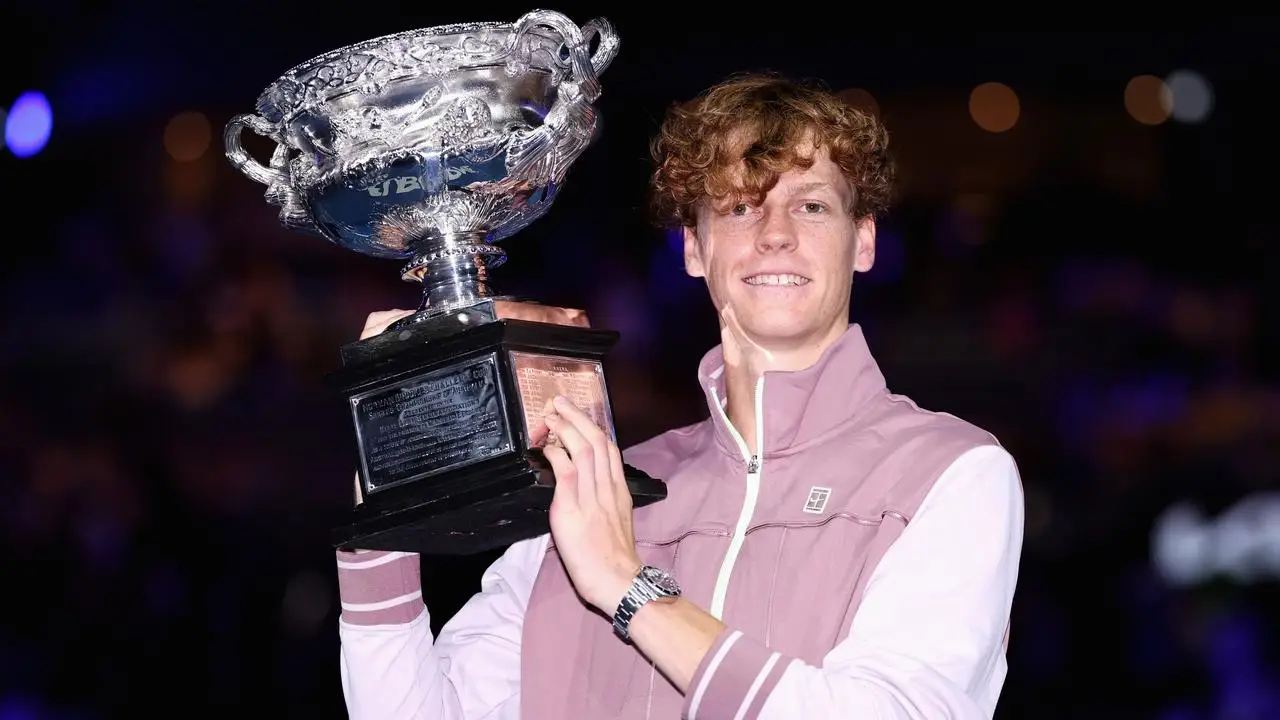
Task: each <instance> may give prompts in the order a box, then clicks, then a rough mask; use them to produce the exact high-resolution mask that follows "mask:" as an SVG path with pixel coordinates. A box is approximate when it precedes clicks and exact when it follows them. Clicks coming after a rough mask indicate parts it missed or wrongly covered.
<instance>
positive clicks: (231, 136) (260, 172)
mask: <svg viewBox="0 0 1280 720" xmlns="http://www.w3.org/2000/svg"><path fill="white" fill-rule="evenodd" d="M245 130H249V131H251V132H253V133H254V134H256V135H261V136H262V137H264V138H267V139H269V140H272V141H273V142H275V144H276V149H275V152H273V153H271V167H267V166H265V165H263V164H262V163H260V162H258V161H257V160H254V159H253V156H251V155H250V154H249V153H247V152H245V149H244V146H243V145H242V144H241V143H240V137H241V135H243V134H244V131H245ZM222 140H223V143H224V144H225V145H226V148H227V159H228V160H230V161H231V165H232V166H234V167H235V168H236V169H237V170H239V171H240V172H242V173H244V174H245V176H247V177H248V178H249V179H250V180H253V181H254V182H258V183H262V184H263V185H266V186H267V193H266V198H267V202H269V203H271V204H272V205H276V206H278V207H279V208H280V221H281V222H282V223H284V225H285V227H288V228H292V229H294V230H300V231H302V232H310V233H319V230H318V229H317V228H316V225H315V223H314V222H313V221H312V220H311V213H309V212H307V209H306V207H305V206H304V205H303V203H302V201H301V200H300V199H299V197H298V193H297V191H295V190H294V189H293V186H292V185H291V184H290V183H289V171H288V169H287V168H288V163H289V146H288V145H285V144H284V143H283V142H281V141H280V133H279V131H278V130H276V127H275V126H274V125H272V124H271V123H270V122H268V121H267V120H266V119H264V118H262V117H259V116H257V115H247V114H246V115H236V116H235V117H233V118H231V120H230V122H228V123H227V128H226V130H224V131H223V133H222Z"/></svg>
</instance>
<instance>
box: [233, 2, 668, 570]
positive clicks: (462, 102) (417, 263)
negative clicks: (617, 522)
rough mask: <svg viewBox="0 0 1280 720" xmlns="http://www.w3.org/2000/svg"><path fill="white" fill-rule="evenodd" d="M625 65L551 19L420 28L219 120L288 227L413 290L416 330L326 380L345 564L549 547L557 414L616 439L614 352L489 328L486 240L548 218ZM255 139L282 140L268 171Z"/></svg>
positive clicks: (584, 34)
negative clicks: (350, 476)
mask: <svg viewBox="0 0 1280 720" xmlns="http://www.w3.org/2000/svg"><path fill="white" fill-rule="evenodd" d="M593 44H594V45H595V50H594V52H592V50H591V46H592V45H593ZM617 51H618V37H617V35H616V34H615V33H614V30H613V27H612V26H611V25H610V24H609V23H608V21H606V20H604V19H595V20H592V21H590V22H588V23H586V24H585V25H583V26H582V27H578V26H577V25H576V24H574V23H573V22H572V21H570V20H569V18H567V17H565V16H564V15H562V14H560V13H557V12H553V11H549V10H535V11H532V12H529V13H527V14H525V15H524V16H522V17H521V18H520V19H518V20H516V21H515V22H514V23H467V24H457V25H444V26H438V27H431V28H426V29H421V30H413V31H409V32H403V33H397V34H394V35H387V36H384V37H379V38H374V39H372V40H367V41H364V42H360V43H356V44H354V45H350V46H348V47H344V48H341V49H338V50H334V51H332V52H329V53H325V54H324V55H321V56H319V57H317V58H314V59H312V60H310V61H308V62H305V63H303V64H301V65H299V66H297V67H295V68H293V69H292V70H290V71H289V72H287V73H285V74H284V75H283V76H282V77H280V78H279V79H277V80H276V81H275V82H274V83H272V84H271V85H270V86H269V87H268V88H267V89H266V90H265V91H264V92H263V93H262V94H261V95H260V96H259V98H258V103H257V114H256V115H238V116H236V117H234V118H232V120H231V121H230V123H228V125H227V128H226V133H225V142H226V153H227V157H228V158H229V159H230V160H231V163H232V164H233V165H234V166H235V167H236V168H238V169H239V170H240V171H241V172H243V173H244V174H245V175H247V176H248V177H249V178H251V179H253V180H256V181H257V182H260V183H262V184H264V185H266V186H267V190H266V199H267V202H269V203H271V204H273V205H276V206H278V207H279V208H280V220H281V222H282V223H283V224H284V225H285V226H287V227H289V228H293V229H295V230H299V231H302V232H306V233H312V234H317V235H320V236H322V237H324V238H327V239H328V240H330V241H332V242H334V243H337V244H338V245H341V246H343V247H345V248H348V249H350V250H354V251H356V252H359V253H363V254H366V255H371V256H374V257H380V258H388V259H395V260H400V261H405V260H407V261H408V262H407V264H405V265H404V266H403V268H402V270H401V276H402V278H403V279H405V280H409V281H416V282H420V283H421V284H422V301H421V304H420V306H419V308H418V311H417V312H416V313H414V314H413V315H410V316H408V317H406V318H404V319H402V320H400V321H398V322H397V323H396V324H395V325H393V326H392V327H391V328H389V329H388V331H387V332H384V333H382V334H380V335H378V336H375V337H372V338H369V339H366V340H362V341H358V342H354V343H350V344H348V345H346V346H344V347H343V348H342V349H341V353H340V358H341V362H342V366H341V368H339V369H338V370H336V371H335V372H334V373H333V374H332V380H333V384H334V386H335V387H336V388H337V389H338V390H339V391H340V392H341V393H342V394H344V395H345V397H346V399H347V402H348V405H349V406H350V410H351V414H352V420H353V423H354V426H355V435H356V448H357V451H358V467H359V474H360V484H361V490H362V496H363V502H362V503H361V504H360V505H358V506H357V507H356V509H355V510H354V511H353V512H354V516H353V517H352V518H350V521H349V522H345V523H344V524H343V525H342V526H341V527H339V528H337V529H336V531H335V540H334V541H335V544H336V545H337V546H339V547H360V548H367V549H391V550H410V551H415V552H423V553H438V554H460V553H471V552H477V551H480V550H486V549H490V548H494V547H500V546H504V545H508V544H510V543H511V542H514V541H517V540H520V539H524V538H528V537H532V536H534V535H536V534H539V533H542V532H546V530H547V519H546V510H547V507H548V506H549V504H550V499H551V493H552V490H553V487H554V482H555V479H554V475H553V474H552V473H551V470H550V467H549V466H548V465H547V463H546V460H545V458H544V457H543V455H542V452H541V449H540V445H541V443H543V442H545V435H546V432H545V424H543V425H541V426H540V425H539V423H538V419H539V417H540V415H541V414H542V413H543V412H545V408H546V401H547V398H548V397H550V396H552V395H554V394H563V395H568V396H570V397H573V398H575V402H576V403H577V404H578V405H579V407H582V408H583V409H584V410H586V411H587V412H588V413H589V414H590V415H591V416H592V417H593V418H595V419H596V421H597V422H598V423H599V424H600V426H601V427H602V428H604V429H605V430H606V432H608V433H610V434H611V435H612V434H613V433H614V427H613V419H612V413H611V410H610V407H609V394H608V389H607V386H606V385H605V382H604V373H603V358H604V355H605V353H606V352H607V351H608V350H609V349H610V348H612V346H613V345H614V344H615V343H616V341H617V337H618V336H617V333H615V332H612V331H608V330H601V329H588V328H580V327H566V326H562V325H553V324H549V323H538V322H528V321H518V320H510V319H503V318H500V317H499V316H498V312H497V305H496V301H497V300H499V299H502V297H501V296H499V295H497V294H496V293H495V292H494V291H493V290H492V289H491V287H490V285H489V280H488V277H489V270H490V269H492V268H495V267H497V266H498V265H500V264H501V263H502V262H503V260H504V259H505V253H504V252H503V250H502V249H501V248H500V246H499V245H498V244H497V243H498V242H499V241H501V240H504V239H506V238H509V237H510V236H512V235H514V234H515V233H517V232H519V231H520V230H521V229H523V228H524V227H526V226H527V225H529V223H531V222H533V221H534V220H536V219H537V218H538V217H540V216H542V215H543V214H544V213H546V212H547V210H548V209H549V208H550V207H551V204H552V202H553V201H554V200H555V197H556V194H557V193H558V191H559V188H560V183H561V182H562V181H563V180H564V177H565V174H566V172H567V171H568V169H569V166H570V165H571V164H572V163H573V161H574V160H576V159H577V158H578V156H579V155H581V154H582V152H583V151H584V150H585V149H586V148H587V147H588V145H590V143H591V141H592V139H593V137H594V135H595V132H596V126H597V123H596V111H595V108H594V107H593V106H592V103H593V102H594V101H595V100H596V99H597V98H598V97H599V96H600V82H599V76H600V74H601V73H602V72H604V70H605V69H606V68H607V67H608V66H609V63H610V62H611V61H612V60H613V58H614V56H615V55H616V54H617ZM246 129H248V130H250V131H251V132H254V133H256V134H258V135H261V136H264V137H267V138H270V139H271V140H273V141H275V143H276V147H275V151H274V152H273V153H272V155H271V159H270V161H269V163H268V164H267V165H263V164H261V163H259V162H258V161H257V160H255V159H254V158H253V157H251V156H250V155H249V154H248V153H247V152H245V150H244V148H243V146H242V145H241V136H242V134H243V133H244V131H245V130H246ZM627 481H628V483H629V484H630V486H631V490H632V494H633V497H634V499H635V503H636V505H643V504H647V503H649V502H653V501H656V500H658V499H661V498H662V497H665V485H664V484H663V483H661V482H660V481H657V480H655V479H653V478H650V477H649V476H647V475H645V474H644V473H642V472H640V471H638V470H635V469H634V468H628V469H627Z"/></svg>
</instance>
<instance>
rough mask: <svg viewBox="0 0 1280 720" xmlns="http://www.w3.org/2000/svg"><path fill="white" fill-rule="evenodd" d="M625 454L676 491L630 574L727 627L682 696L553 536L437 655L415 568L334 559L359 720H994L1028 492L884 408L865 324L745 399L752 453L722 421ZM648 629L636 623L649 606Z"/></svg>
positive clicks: (351, 695)
mask: <svg viewBox="0 0 1280 720" xmlns="http://www.w3.org/2000/svg"><path fill="white" fill-rule="evenodd" d="M723 371H724V368H723V356H722V354H721V351H720V348H716V349H713V350H712V351H710V352H709V353H707V355H706V356H705V358H704V359H703V361H702V363H701V365H700V367H699V380H700V381H701V384H702V387H703V389H704V391H705V393H706V395H707V400H708V405H709V408H710V418H709V419H707V420H705V421H703V422H701V423H698V424H696V425H692V426H689V427H686V428H682V429H679V430H673V431H670V432H667V433H664V434H662V435H659V436H658V437H656V438H653V439H652V440H649V441H647V442H644V443H642V444H640V445H638V446H636V447H633V448H630V449H629V450H627V452H626V453H625V454H626V458H627V461H628V462H630V463H632V464H634V465H636V466H637V467H640V468H642V469H644V470H646V471H647V472H649V473H651V474H653V475H654V476H656V477H659V478H663V479H664V480H666V481H667V483H668V486H669V493H670V494H669V496H668V498H667V499H666V500H664V501H662V502H660V503H657V504H655V505H652V506H648V507H644V508H639V509H637V510H636V511H635V529H636V539H637V546H638V549H639V553H640V558H641V560H642V561H644V562H645V563H648V564H652V565H656V566H658V567H662V568H666V569H668V570H670V571H671V572H672V573H673V574H674V575H675V577H676V578H677V579H678V580H679V581H680V583H681V585H682V587H683V589H684V594H685V597H686V598H687V599H688V600H690V601H691V602H693V603H695V604H697V605H698V606H700V607H702V608H704V609H705V610H707V611H708V612H710V613H711V614H713V615H715V616H716V617H718V618H720V619H721V620H722V621H723V622H724V623H725V625H726V626H727V628H728V629H727V630H726V631H725V632H724V633H723V634H722V635H721V637H720V638H718V639H717V641H716V643H715V644H714V645H713V647H712V648H711V651H710V652H709V653H708V654H707V655H706V657H705V658H704V659H703V661H702V663H701V665H700V667H699V668H698V671H697V673H696V674H695V676H694V678H693V681H692V683H691V685H690V688H689V691H688V693H686V694H683V695H682V694H681V693H680V692H678V691H677V690H676V688H675V687H674V686H673V685H672V684H671V683H670V682H668V681H667V680H666V679H665V678H664V677H663V676H662V674H661V673H659V672H658V671H657V670H656V668H655V667H654V666H653V664H652V663H650V662H649V661H648V660H647V659H646V658H645V657H644V656H643V655H642V654H641V653H640V652H639V651H638V650H637V649H636V648H635V647H633V646H631V645H629V644H626V643H624V642H622V641H621V640H619V639H618V638H617V637H616V636H615V635H614V634H613V631H612V627H611V624H610V620H609V619H608V618H605V617H603V616H602V615H601V614H600V613H598V612H595V611H594V610H592V609H589V608H588V607H587V606H585V605H584V604H583V603H582V601H581V600H580V599H579V598H578V597H577V595H576V594H575V592H574V591H573V587H572V585H571V584H570V582H569V580H568V577H567V575H566V573H565V571H564V569H563V566H562V565H561V562H560V560H559V556H558V555H557V554H556V550H555V547H554V543H553V542H551V541H550V539H549V537H547V536H543V537H540V538H536V539H533V540H528V541H525V542H521V543H517V544H515V545H513V546H512V547H511V548H510V549H509V550H508V551H507V552H506V553H505V554H504V555H503V556H502V557H501V558H500V559H499V560H498V561H496V562H495V563H494V564H493V565H492V566H491V567H489V568H488V569H487V571H486V573H485V574H484V576H483V578H482V581H481V589H480V592H479V593H478V594H477V595H475V596H474V597H473V598H472V599H471V600H470V602H468V603H467V605H466V606H464V607H463V608H462V610H460V611H459V612H458V613H457V615H456V616H454V617H453V618H452V619H451V620H450V621H449V622H448V623H447V624H446V625H445V627H444V628H443V629H442V631H441V633H440V636H439V637H438V638H436V637H432V633H431V630H430V623H429V616H428V615H427V610H426V608H425V607H424V605H423V602H422V592H421V585H420V577H419V564H418V558H417V557H416V556H415V555H412V554H405V553H388V552H367V553H346V552H339V553H338V578H339V589H340V594H341V599H342V608H343V610H342V616H341V619H340V621H339V634H340V638H341V641H342V646H341V678H342V683H343V691H344V693H345V697H346V699H347V707H348V710H349V713H350V715H351V717H352V718H355V719H356V720H365V719H366V718H368V719H373V718H378V719H379V720H391V719H394V718H433V719H437V720H464V719H465V720H481V719H483V720H517V719H519V720H553V719H554V720H565V719H566V718H575V719H576V718H584V719H589V720H596V719H606V718H618V719H626V720H631V719H633V718H634V719H638V718H655V719H656V718H662V719H668V718H688V719H689V720H740V719H741V720H752V719H756V718H760V719H770V720H781V719H783V718H785V719H788V720H791V719H796V720H799V719H802V718H803V719H805V720H821V719H823V718H852V717H856V718H860V719H867V718H904V719H905V718H912V719H923V718H931V719H932V718H990V717H992V715H993V713H994V711H995V705H996V701H997V699H998V697H999V694H1000V690H1001V688H1002V686H1003V683H1004V678H1005V674H1006V672H1007V665H1006V662H1005V644H1006V641H1007V630H1008V623H1009V614H1010V608H1011V605H1012V602H1013V594H1014V588H1015V586H1016V583H1017V570H1018V563H1019V560H1020V554H1021V545H1022V533H1023V496H1022V487H1021V482H1020V479H1019V476H1018V471H1017V467H1016V464H1015V463H1014V461H1013V458H1012V457H1010V455H1009V454H1008V453H1007V452H1006V451H1005V450H1004V449H1003V448H1001V447H1000V445H999V444H998V443H997V441H996V440H995V438H993V437H992V436H991V435H990V434H988V433H986V432H984V431H982V430H980V429H978V428H976V427H974V426H973V425H970V424H968V423H966V422H964V421H962V420H960V419H958V418H955V417H954V416H951V415H946V414H941V413H933V412H928V411H925V410H922V409H920V408H919V407H917V406H916V405H915V404H914V403H912V402H911V401H910V400H908V399H906V398H903V397H901V396H896V395H893V394H891V393H889V392H888V390H887V389H886V387H885V381H884V378H883V376H882V375H881V373H880V371H879V369H878V367H877V366H876V363H875V361H874V359H873V358H872V357H871V354H870V351H869V350H868V348H867V344H866V341H865V339H864V338H863V335H862V332H861V329H860V328H858V326H856V325H853V326H850V329H849V330H848V331H847V332H846V333H845V334H844V335H843V336H842V337H841V339H840V340H839V341H837V342H836V343H835V344H834V345H833V346H832V347H831V348H829V349H828V350H827V352H826V353H824V355H823V356H822V358H821V359H820V360H819V361H818V362H817V363H816V364H815V365H814V366H813V367H811V368H808V369H806V370H803V371H798V372H768V373H765V374H764V377H763V378H762V379H761V380H760V382H759V384H758V385H757V388H756V398H755V401H756V412H757V428H758V429H759V430H758V432H759V433H760V436H759V437H758V438H757V443H756V447H758V448H762V452H761V453H759V454H758V455H756V456H751V455H749V454H748V453H747V452H746V449H745V448H746V444H745V443H743V442H742V440H741V438H740V437H739V436H738V435H737V433H736V431H735V430H734V428H733V427H732V425H730V424H729V422H728V420H727V418H726V416H725V414H724V397H725V395H724V386H723V378H722V375H723ZM641 612H643V610H641Z"/></svg>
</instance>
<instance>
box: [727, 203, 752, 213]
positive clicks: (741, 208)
mask: <svg viewBox="0 0 1280 720" xmlns="http://www.w3.org/2000/svg"><path fill="white" fill-rule="evenodd" d="M749 212H751V207H750V206H749V205H747V204H746V203H738V204H737V205H734V206H733V209H732V210H730V211H729V213H730V214H732V215H746V214H747V213H749Z"/></svg>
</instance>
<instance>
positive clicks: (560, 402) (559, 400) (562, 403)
mask: <svg viewBox="0 0 1280 720" xmlns="http://www.w3.org/2000/svg"><path fill="white" fill-rule="evenodd" d="M570 404H571V403H570V402H569V398H567V397H565V396H563V395H557V396H556V407H558V408H562V409H563V408H566V407H568V406H569V405H570Z"/></svg>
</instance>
